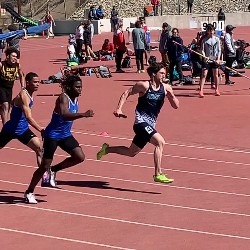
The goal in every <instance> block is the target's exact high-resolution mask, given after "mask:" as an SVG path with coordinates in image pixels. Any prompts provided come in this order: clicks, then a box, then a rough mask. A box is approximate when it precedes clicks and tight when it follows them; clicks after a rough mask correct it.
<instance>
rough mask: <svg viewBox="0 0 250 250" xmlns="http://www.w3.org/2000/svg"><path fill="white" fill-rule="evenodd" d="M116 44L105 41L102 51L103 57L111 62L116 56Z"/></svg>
mask: <svg viewBox="0 0 250 250" xmlns="http://www.w3.org/2000/svg"><path fill="white" fill-rule="evenodd" d="M114 50H115V47H114V44H113V43H111V42H110V41H109V39H105V40H104V43H103V45H102V49H101V51H100V54H101V56H104V57H105V58H106V59H108V60H111V59H112V58H113V54H114Z"/></svg>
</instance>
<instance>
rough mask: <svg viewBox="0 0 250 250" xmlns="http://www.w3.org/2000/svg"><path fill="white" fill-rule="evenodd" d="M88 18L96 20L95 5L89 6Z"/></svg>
mask: <svg viewBox="0 0 250 250" xmlns="http://www.w3.org/2000/svg"><path fill="white" fill-rule="evenodd" d="M88 19H89V20H97V16H96V9H95V6H91V7H90V8H89V15H88Z"/></svg>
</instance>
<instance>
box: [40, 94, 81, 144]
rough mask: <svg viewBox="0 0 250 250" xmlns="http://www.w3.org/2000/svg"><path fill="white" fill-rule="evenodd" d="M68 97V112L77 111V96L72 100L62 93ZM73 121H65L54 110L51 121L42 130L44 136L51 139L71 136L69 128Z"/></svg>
mask: <svg viewBox="0 0 250 250" xmlns="http://www.w3.org/2000/svg"><path fill="white" fill-rule="evenodd" d="M64 95H65V96H66V97H67V98H68V102H69V112H70V113H77V112H78V101H77V98H76V99H75V101H74V102H72V100H71V99H70V98H69V96H68V95H67V94H66V93H64ZM72 125H73V121H66V120H65V119H64V118H63V117H62V116H61V115H60V114H58V113H56V112H55V111H54V112H53V114H52V118H51V121H50V123H49V125H48V126H47V127H46V129H45V131H44V137H47V138H52V139H63V138H66V137H69V136H71V128H72Z"/></svg>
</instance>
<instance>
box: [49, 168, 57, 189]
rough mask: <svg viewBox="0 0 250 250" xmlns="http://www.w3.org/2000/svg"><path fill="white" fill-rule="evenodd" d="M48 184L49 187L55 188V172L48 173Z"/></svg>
mask: <svg viewBox="0 0 250 250" xmlns="http://www.w3.org/2000/svg"><path fill="white" fill-rule="evenodd" d="M49 183H50V186H51V187H56V172H53V171H50V180H49Z"/></svg>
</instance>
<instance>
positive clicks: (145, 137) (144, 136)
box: [133, 122, 157, 149]
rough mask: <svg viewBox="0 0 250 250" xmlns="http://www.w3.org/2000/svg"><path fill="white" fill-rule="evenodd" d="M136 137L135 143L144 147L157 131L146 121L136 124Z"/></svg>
mask: <svg viewBox="0 0 250 250" xmlns="http://www.w3.org/2000/svg"><path fill="white" fill-rule="evenodd" d="M133 129H134V132H135V137H134V139H133V143H134V144H135V145H136V146H137V147H139V148H141V149H143V148H144V147H145V146H146V144H147V143H148V142H149V141H150V140H151V138H152V136H153V135H154V134H156V133H157V131H156V130H155V129H154V128H153V127H152V126H150V125H149V124H148V123H146V122H142V123H138V124H134V127H133Z"/></svg>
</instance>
